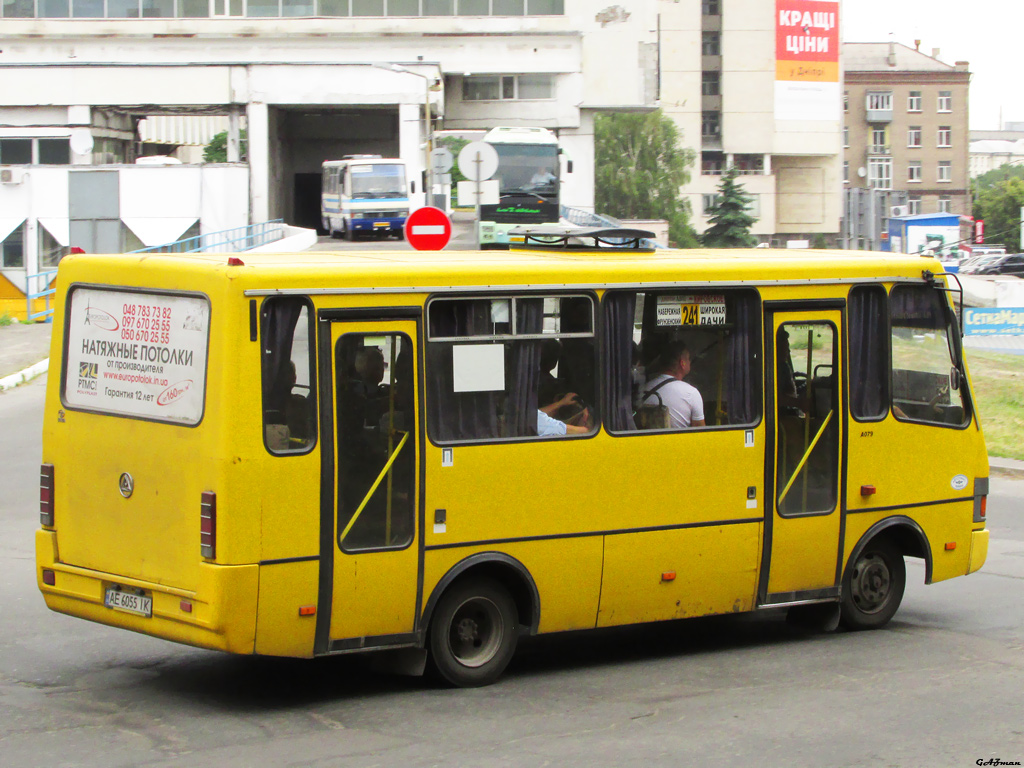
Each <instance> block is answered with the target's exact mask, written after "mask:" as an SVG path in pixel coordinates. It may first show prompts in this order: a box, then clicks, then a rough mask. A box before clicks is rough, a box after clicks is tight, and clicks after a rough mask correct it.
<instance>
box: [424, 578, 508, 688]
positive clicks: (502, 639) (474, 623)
mask: <svg viewBox="0 0 1024 768" xmlns="http://www.w3.org/2000/svg"><path fill="white" fill-rule="evenodd" d="M518 632H519V627H518V621H517V613H516V606H515V603H514V602H513V600H512V598H511V597H510V596H509V593H508V590H506V589H505V588H504V587H503V586H501V585H500V584H498V583H497V582H494V581H491V580H481V581H470V580H467V581H463V582H462V583H459V584H456V585H454V586H453V587H452V588H451V589H449V590H448V591H447V592H446V593H445V594H444V596H443V597H442V598H441V601H440V602H439V603H438V605H437V609H436V611H435V612H434V616H433V618H432V620H431V622H430V657H431V660H432V661H433V664H434V668H435V670H436V671H437V673H438V674H439V675H440V676H441V677H442V678H443V679H444V680H446V681H447V682H449V683H450V684H452V685H455V686H459V687H461V688H472V687H477V686H481V685H490V684H491V683H493V682H494V681H495V680H497V679H498V676H499V675H501V673H502V672H504V671H505V667H507V666H508V663H509V661H511V659H512V654H513V653H515V650H516V640H517V638H518Z"/></svg>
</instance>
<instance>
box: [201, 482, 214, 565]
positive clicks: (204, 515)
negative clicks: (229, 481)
mask: <svg viewBox="0 0 1024 768" xmlns="http://www.w3.org/2000/svg"><path fill="white" fill-rule="evenodd" d="M199 552H200V554H202V556H203V557H208V558H214V557H216V556H217V494H215V493H214V492H213V491H203V495H202V501H201V503H200V504H199Z"/></svg>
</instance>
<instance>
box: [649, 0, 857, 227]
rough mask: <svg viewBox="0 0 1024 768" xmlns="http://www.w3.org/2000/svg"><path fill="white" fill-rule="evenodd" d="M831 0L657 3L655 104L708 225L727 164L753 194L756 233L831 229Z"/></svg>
mask: <svg viewBox="0 0 1024 768" xmlns="http://www.w3.org/2000/svg"><path fill="white" fill-rule="evenodd" d="M839 5H840V4H839V3H838V2H829V1H827V0H776V1H775V2H764V0H701V1H700V2H687V3H665V2H663V3H661V4H660V6H659V13H660V30H661V49H660V50H661V106H662V108H663V109H664V111H665V112H666V113H667V114H668V115H670V116H671V117H672V118H673V119H674V120H675V122H676V124H677V125H678V126H679V127H680V129H681V130H682V134H683V142H684V144H686V145H687V146H690V147H694V148H695V150H696V152H697V156H698V160H697V163H696V166H695V168H694V169H693V176H692V179H691V182H690V184H688V185H687V186H686V187H685V189H684V193H685V195H686V197H687V199H688V200H689V201H690V205H691V210H692V212H693V223H694V226H695V228H696V229H697V231H698V232H701V231H703V230H704V229H705V228H706V227H707V221H708V219H707V212H708V208H709V207H710V206H711V205H712V204H713V203H714V201H715V196H716V192H717V188H718V186H719V184H720V183H721V178H722V174H723V173H725V172H726V170H728V169H729V168H734V169H736V171H737V173H738V174H740V179H739V181H740V183H741V184H742V186H743V189H744V191H745V192H746V194H747V195H748V196H749V197H750V198H751V200H752V202H751V204H750V207H749V210H750V213H751V214H752V215H753V216H755V217H756V218H757V223H756V224H755V225H754V227H753V229H752V232H753V234H755V235H756V236H757V237H758V238H759V240H760V241H761V242H764V243H769V244H772V245H775V246H783V247H784V246H786V245H787V244H792V245H794V246H796V245H806V244H808V243H812V242H814V241H815V240H820V239H821V238H822V237H825V239H826V242H829V243H834V242H835V237H836V234H837V233H838V232H839V221H840V216H841V190H842V179H841V171H842V149H841V147H840V130H841V117H842V114H841V104H842V100H841V88H840V81H841V72H840V68H839V50H840V44H839V30H838V26H837V23H838V19H839Z"/></svg>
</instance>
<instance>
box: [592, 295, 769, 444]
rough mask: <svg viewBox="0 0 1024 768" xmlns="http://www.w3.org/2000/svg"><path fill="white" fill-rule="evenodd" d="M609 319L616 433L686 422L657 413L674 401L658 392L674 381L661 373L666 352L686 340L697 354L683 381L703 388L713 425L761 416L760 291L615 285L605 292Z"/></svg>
mask: <svg viewBox="0 0 1024 768" xmlns="http://www.w3.org/2000/svg"><path fill="white" fill-rule="evenodd" d="M604 320H605V322H604V328H605V335H604V340H603V347H604V352H605V359H606V360H607V361H608V365H609V371H608V379H607V391H608V395H609V413H608V417H607V421H608V425H609V429H610V430H611V431H615V432H632V431H636V430H653V429H679V428H683V427H679V426H676V427H673V426H672V424H673V417H672V416H671V415H670V414H667V413H657V412H656V411H663V410H664V409H665V408H667V406H664V405H663V403H662V402H661V400H662V399H661V398H659V397H658V393H657V392H656V391H654V390H655V389H656V388H659V384H660V385H661V387H664V386H671V385H670V384H669V382H668V381H665V380H664V379H665V376H664V375H663V374H660V375H659V371H660V370H661V369H662V368H665V367H666V366H665V365H664V363H665V362H666V360H665V358H666V355H665V354H664V353H665V352H666V351H667V350H668V349H669V348H670V347H671V348H673V349H675V350H678V349H679V343H680V342H681V343H683V344H685V346H686V350H687V351H688V353H689V359H690V370H689V372H688V373H687V374H686V376H685V378H684V379H683V381H684V382H685V383H687V384H689V385H691V386H692V387H695V388H696V389H697V391H698V393H699V395H700V400H701V403H702V405H703V414H704V424H705V425H706V426H709V427H710V426H739V425H749V424H753V423H755V422H756V421H757V420H758V419H759V418H760V416H761V402H762V392H761V322H760V321H761V311H760V302H759V298H758V296H757V294H756V293H755V292H754V291H750V290H716V291H714V292H707V293H704V292H681V291H669V290H664V291H656V292H655V291H650V292H646V293H636V292H632V291H614V292H609V293H608V294H606V295H605V299H604ZM670 356H673V355H670ZM652 393H653V394H652ZM691 417H695V414H694V413H693V412H692V411H691ZM695 420H697V421H698V424H697V425H695V426H699V419H695ZM680 423H683V424H685V422H680Z"/></svg>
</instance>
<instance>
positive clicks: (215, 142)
mask: <svg viewBox="0 0 1024 768" xmlns="http://www.w3.org/2000/svg"><path fill="white" fill-rule="evenodd" d="M246 144H247V142H246V138H245V130H242V131H240V132H239V137H238V153H239V157H240V159H242V160H244V159H245V157H246V151H247V149H248V147H247V146H246ZM227 161H228V132H227V131H221V132H220V133H218V134H217V135H216V136H214V137H213V138H212V139H210V143H209V144H207V145H206V146H205V147H203V162H204V163H226V162H227Z"/></svg>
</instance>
